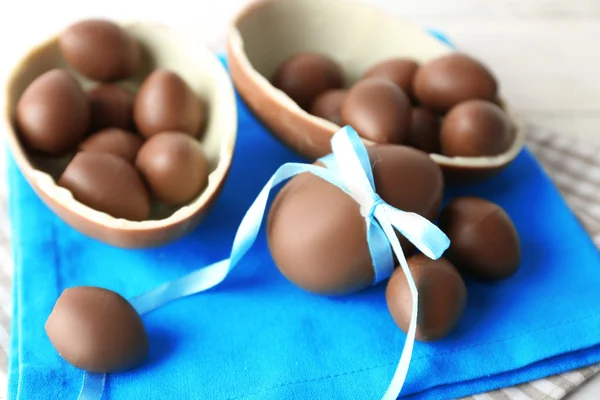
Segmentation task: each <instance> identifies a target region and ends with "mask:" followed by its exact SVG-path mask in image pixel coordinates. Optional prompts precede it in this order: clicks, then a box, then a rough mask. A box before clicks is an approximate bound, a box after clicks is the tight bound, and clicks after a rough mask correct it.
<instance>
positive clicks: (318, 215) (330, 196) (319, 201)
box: [267, 145, 443, 294]
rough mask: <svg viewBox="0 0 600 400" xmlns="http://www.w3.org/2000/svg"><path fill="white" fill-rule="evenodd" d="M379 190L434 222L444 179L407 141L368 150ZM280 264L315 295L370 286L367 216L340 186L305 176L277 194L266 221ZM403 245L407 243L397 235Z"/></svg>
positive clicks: (397, 204) (389, 199)
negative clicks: (398, 144) (362, 214)
mask: <svg viewBox="0 0 600 400" xmlns="http://www.w3.org/2000/svg"><path fill="white" fill-rule="evenodd" d="M368 152H369V156H370V159H371V163H372V164H373V174H374V178H375V186H376V190H377V193H379V195H380V196H381V197H382V198H383V199H384V200H385V201H386V202H387V203H388V204H390V205H392V206H394V207H396V208H399V209H401V210H405V211H411V212H415V213H418V214H421V215H423V216H425V217H427V218H429V219H431V220H433V219H435V218H436V216H437V214H438V208H439V205H440V201H441V198H442V191H443V178H442V173H441V170H440V168H439V167H438V166H437V165H436V164H435V163H434V162H433V161H432V160H431V159H430V158H429V156H427V154H425V153H423V152H421V151H417V150H415V149H412V148H409V147H405V146H391V145H388V146H386V145H379V146H373V147H372V148H369V150H368ZM267 237H268V242H269V249H270V250H271V254H272V256H273V259H274V260H275V263H276V264H277V267H278V268H279V270H280V271H281V272H282V273H283V275H285V276H286V277H287V278H288V279H289V280H290V281H291V282H293V283H294V284H296V285H297V286H299V287H301V288H303V289H305V290H307V291H309V292H313V293H318V294H344V293H350V292H355V291H358V290H361V289H364V288H366V287H368V286H370V285H371V284H372V283H373V279H374V274H373V267H372V263H371V256H370V253H369V248H368V245H367V238H366V227H365V220H364V218H363V217H362V216H361V214H360V210H359V205H358V203H357V202H356V201H354V200H353V199H352V198H351V197H350V196H348V195H347V194H346V193H345V192H343V191H342V190H341V189H339V188H337V187H335V186H333V185H331V184H330V183H328V182H326V181H324V180H322V179H320V178H318V177H316V176H314V175H312V174H310V173H303V174H300V175H298V176H296V177H295V178H293V179H292V180H290V181H289V182H288V183H287V184H286V185H285V186H284V187H283V189H282V190H281V191H280V192H279V193H278V194H277V196H276V197H275V199H274V201H273V205H272V206H271V209H270V212H269V218H268V223H267ZM400 243H401V244H402V245H403V247H404V249H405V250H407V251H410V247H411V246H409V245H408V241H406V239H404V238H401V240H400Z"/></svg>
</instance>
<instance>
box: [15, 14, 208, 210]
mask: <svg viewBox="0 0 600 400" xmlns="http://www.w3.org/2000/svg"><path fill="white" fill-rule="evenodd" d="M58 48H59V50H60V53H61V56H62V57H63V58H64V59H65V60H66V62H67V63H68V65H69V67H70V68H71V69H68V68H55V69H51V70H49V71H46V72H45V73H43V74H41V75H40V76H38V77H37V78H36V79H35V80H34V81H33V82H31V84H30V85H29V86H28V87H27V88H26V89H25V91H24V92H23V93H22V95H21V97H20V98H19V101H18V103H17V108H16V123H17V127H18V131H19V135H20V138H21V140H22V141H23V143H24V144H25V146H26V147H27V148H28V149H29V150H30V151H32V152H36V153H38V154H44V155H46V156H48V157H53V158H61V157H63V158H66V159H67V161H68V165H67V166H66V169H64V171H62V173H61V175H60V177H59V179H58V184H59V185H60V186H63V187H64V188H66V189H68V190H69V191H70V192H71V193H72V194H73V197H74V198H75V199H76V200H78V201H79V202H81V203H83V204H85V205H87V206H89V207H91V208H93V209H95V210H97V211H101V212H104V213H106V214H109V215H111V216H112V217H114V218H123V219H126V220H130V221H143V220H146V219H149V217H150V216H151V209H152V206H153V204H162V205H165V206H167V207H180V206H183V205H186V204H188V203H190V202H191V201H192V200H193V199H195V198H196V197H198V196H199V195H200V193H202V191H203V189H204V188H205V187H206V185H207V184H208V174H209V165H208V160H207V157H206V154H205V152H204V149H203V146H202V144H201V143H200V141H199V138H201V136H202V132H203V130H204V128H205V126H206V123H207V121H206V119H207V110H206V108H207V105H206V104H205V102H204V101H203V100H202V99H200V98H199V97H198V96H197V95H196V93H194V92H193V90H192V88H191V87H190V86H189V85H188V83H187V82H186V81H185V80H184V79H183V78H182V77H181V76H179V75H178V74H177V73H176V72H174V71H171V70H168V69H157V70H154V71H150V72H149V73H147V71H140V69H141V67H142V57H143V50H142V47H141V45H140V44H139V43H138V42H137V41H136V40H135V38H134V37H132V36H131V35H130V34H129V33H128V32H127V31H126V30H125V29H123V28H121V27H120V26H119V25H117V24H115V23H113V22H110V21H105V20H85V21H81V22H78V23H76V24H74V25H72V26H71V27H69V28H68V29H66V30H65V31H64V32H63V33H62V34H61V35H60V37H59V39H58ZM73 72H76V73H77V74H78V75H79V76H81V77H84V78H85V79H79V80H78V79H77V78H76V75H75V74H74V73H73ZM135 77H141V78H142V77H143V80H142V81H141V85H140V86H139V88H138V89H137V92H136V91H135V89H134V88H132V87H131V85H130V86H128V85H127V82H126V80H131V79H133V78H135ZM141 78H140V79H141ZM89 81H91V82H93V85H92V86H91V88H89V90H87V91H85V90H84V86H83V85H82V82H84V83H85V84H86V86H90V85H89Z"/></svg>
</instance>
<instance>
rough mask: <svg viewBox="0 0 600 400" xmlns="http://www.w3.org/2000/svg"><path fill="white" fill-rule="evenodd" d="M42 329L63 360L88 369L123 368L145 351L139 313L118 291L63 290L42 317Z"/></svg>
mask: <svg viewBox="0 0 600 400" xmlns="http://www.w3.org/2000/svg"><path fill="white" fill-rule="evenodd" d="M46 333H47V334H48V337H49V338H50V341H51V342H52V345H53V346H54V347H55V348H56V350H57V351H58V353H59V354H60V355H61V356H62V357H63V358H64V359H65V360H66V361H67V362H69V363H70V364H72V365H74V366H75V367H77V368H81V369H83V370H86V371H90V372H98V373H109V372H119V371H126V370H129V369H132V368H135V367H137V366H138V365H140V364H142V363H143V362H144V360H145V359H146V356H147V354H148V347H149V345H148V336H147V334H146V330H145V329H144V324H143V322H142V319H141V318H140V316H139V314H138V313H137V312H136V311H135V310H134V308H133V307H132V306H131V304H130V303H129V302H128V301H127V300H125V299H124V298H123V297H121V295H119V294H118V293H115V292H113V291H110V290H107V289H102V288H98V287H89V286H79V287H74V288H70V289H66V290H65V291H63V293H62V294H61V296H60V297H59V298H58V300H57V301H56V304H55V305H54V309H53V310H52V313H51V314H50V316H49V317H48V320H47V321H46Z"/></svg>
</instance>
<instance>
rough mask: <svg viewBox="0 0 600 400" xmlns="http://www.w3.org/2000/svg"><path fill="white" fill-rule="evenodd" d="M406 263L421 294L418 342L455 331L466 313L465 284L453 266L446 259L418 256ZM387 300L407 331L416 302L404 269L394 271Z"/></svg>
mask: <svg viewBox="0 0 600 400" xmlns="http://www.w3.org/2000/svg"><path fill="white" fill-rule="evenodd" d="M407 261H408V267H409V269H410V272H411V275H412V277H413V280H414V281H415V286H416V287H417V291H418V292H419V308H418V312H417V331H416V339H417V340H422V341H433V340H438V339H441V338H443V337H445V336H446V335H448V333H450V332H451V331H452V329H454V327H455V326H456V324H457V323H458V321H459V320H460V318H461V316H462V314H463V312H464V310H465V306H466V304H467V288H466V286H465V283H464V281H463V280H462V278H461V277H460V274H459V273H458V271H456V269H455V268H454V266H453V265H452V264H451V263H450V262H449V261H448V260H446V259H444V258H440V259H438V260H432V259H430V258H428V257H426V256H424V255H422V254H419V255H415V256H412V257H409V258H408V260H407ZM385 297H386V300H387V304H388V309H389V310H390V314H391V315H392V318H393V319H394V322H396V325H398V327H399V328H400V329H402V330H403V331H404V332H408V327H409V325H410V319H411V316H412V304H413V303H412V296H411V293H410V288H409V286H408V279H407V277H406V275H405V274H404V271H403V270H402V268H400V267H398V268H396V270H395V271H394V274H393V275H392V277H391V278H390V280H389V282H388V285H387V289H386V292H385Z"/></svg>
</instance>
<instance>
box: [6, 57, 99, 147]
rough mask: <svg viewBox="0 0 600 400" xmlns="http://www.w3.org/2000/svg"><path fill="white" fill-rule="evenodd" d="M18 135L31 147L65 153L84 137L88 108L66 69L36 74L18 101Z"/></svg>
mask: <svg viewBox="0 0 600 400" xmlns="http://www.w3.org/2000/svg"><path fill="white" fill-rule="evenodd" d="M16 117H17V124H18V127H19V130H20V133H21V138H22V139H23V141H24V142H25V143H26V144H27V146H29V147H30V148H31V149H34V150H37V151H41V152H44V153H48V154H51V155H56V156H60V155H64V154H65V153H67V152H68V151H70V150H72V149H73V148H74V147H75V146H76V145H77V143H78V142H79V141H80V140H81V138H83V136H84V134H85V133H86V131H87V129H88V126H89V122H90V107H89V105H88V102H87V99H86V97H85V94H84V92H83V90H82V89H81V87H80V86H79V83H78V82H77V81H76V80H75V78H73V76H71V75H70V74H69V73H68V72H67V71H66V70H63V69H52V70H50V71H48V72H46V73H44V74H42V75H40V76H39V77H37V78H36V79H35V80H34V81H33V82H32V83H31V84H30V85H29V86H28V87H27V89H25V91H24V92H23V94H22V95H21V97H20V98H19V101H18V103H17V110H16Z"/></svg>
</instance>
